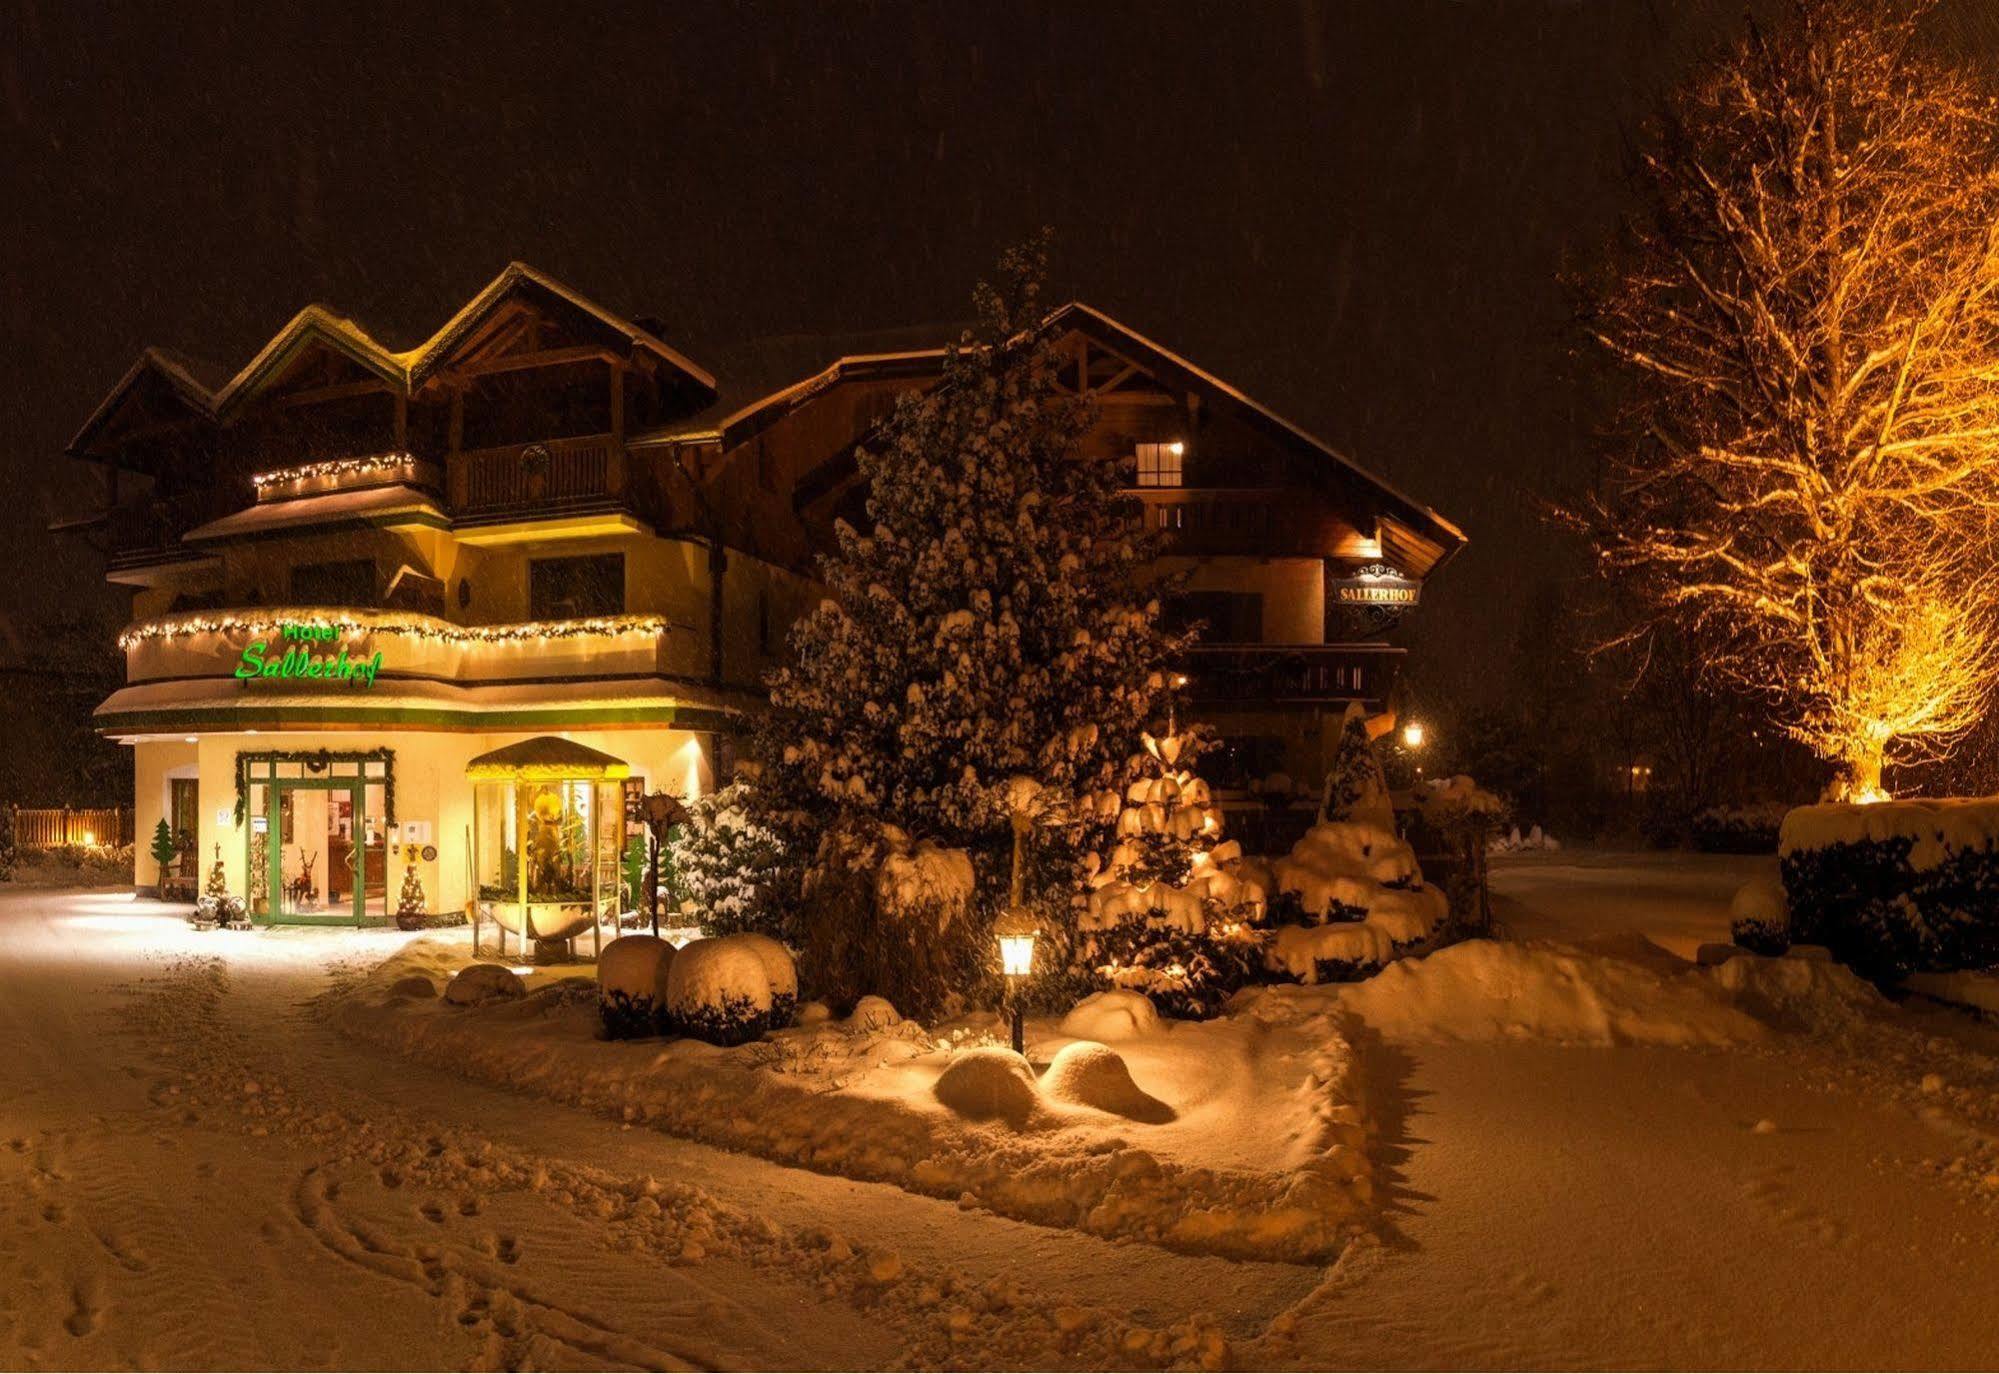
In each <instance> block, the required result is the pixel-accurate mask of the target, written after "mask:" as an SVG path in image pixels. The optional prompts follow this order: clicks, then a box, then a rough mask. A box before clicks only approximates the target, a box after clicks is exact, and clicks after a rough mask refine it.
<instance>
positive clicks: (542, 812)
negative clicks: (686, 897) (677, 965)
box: [466, 737, 631, 962]
mask: <svg viewBox="0 0 1999 1374" xmlns="http://www.w3.org/2000/svg"><path fill="white" fill-rule="evenodd" d="M630 772H631V769H630V768H629V767H628V766H627V765H626V764H625V763H624V762H623V760H621V759H617V758H614V757H613V756H611V755H609V754H606V753H602V752H601V751H599V750H596V749H591V748H588V747H587V746H584V745H581V744H576V743H574V742H573V741H570V740H564V739H554V738H549V737H543V738H539V739H531V740H524V741H522V742H521V743H520V744H514V745H509V746H507V747H506V748H504V749H496V750H494V751H492V752H491V753H488V754H481V755H480V756H479V757H478V758H476V759H473V760H472V762H471V763H470V764H469V765H468V766H467V768H466V775H467V777H468V778H470V779H471V782H472V861H473V875H474V880H475V885H476V888H477V899H476V901H475V903H474V906H473V911H474V921H473V931H472V942H473V950H474V952H475V953H483V952H484V951H483V949H482V948H481V946H482V943H483V936H484V933H485V927H486V924H487V923H488V922H490V923H491V924H492V926H493V927H494V930H493V935H494V938H495V939H496V940H497V942H498V952H500V953H502V954H504V953H506V952H507V938H506V937H507V936H508V935H512V936H513V937H514V938H515V940H516V941H517V945H516V950H517V952H518V953H521V954H525V955H528V956H529V957H530V958H531V959H532V960H534V961H536V962H566V961H568V960H569V959H571V958H572V957H573V953H574V942H575V940H576V939H577V937H578V936H581V935H583V934H584V933H586V932H588V933H589V935H590V937H591V955H592V957H595V955H596V954H597V952H598V951H599V950H601V948H602V946H603V939H604V936H603V930H604V927H605V926H606V925H609V926H610V927H611V928H612V930H613V933H615V931H616V928H617V920H618V898H619V890H618V862H619V858H620V855H621V853H622V850H623V847H624V786H623V780H624V778H625V777H626V775H627V774H629V773H630Z"/></svg>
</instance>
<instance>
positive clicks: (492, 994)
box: [444, 964, 528, 1007]
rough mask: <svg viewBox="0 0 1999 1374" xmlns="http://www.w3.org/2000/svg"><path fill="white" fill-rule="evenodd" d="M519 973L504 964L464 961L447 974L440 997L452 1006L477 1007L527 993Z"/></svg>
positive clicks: (506, 1000)
mask: <svg viewBox="0 0 1999 1374" xmlns="http://www.w3.org/2000/svg"><path fill="white" fill-rule="evenodd" d="M527 992H528V987H527V984H526V983H523V982H522V981H521V976H520V975H519V974H518V973H515V972H514V971H513V970H512V969H510V968H508V967H507V966H506V965H505V964H467V965H466V966H465V967H464V968H462V969H459V970H458V972H456V973H454V974H453V975H452V976H451V982H450V983H449V984H448V985H446V987H445V989H444V1000H445V1001H447V1002H449V1003H451V1005H452V1006H454V1007H479V1006H484V1005H485V1004H486V1003H488V1002H510V1001H513V1000H514V999H516V998H520V997H525V996H527Z"/></svg>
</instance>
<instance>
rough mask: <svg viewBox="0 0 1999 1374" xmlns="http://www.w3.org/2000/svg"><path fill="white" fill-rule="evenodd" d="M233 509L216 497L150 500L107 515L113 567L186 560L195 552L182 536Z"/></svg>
mask: <svg viewBox="0 0 1999 1374" xmlns="http://www.w3.org/2000/svg"><path fill="white" fill-rule="evenodd" d="M231 508H233V507H232V505H231V503H230V502H228V501H225V500H218V499H217V497H216V494H214V493H209V492H199V493H194V494H191V495H185V496H172V497H147V498H145V499H142V500H138V501H133V502H129V503H127V504H125V505H120V506H113V507H111V509H110V510H108V511H106V512H105V534H106V544H107V552H108V554H109V558H110V563H111V566H112V567H113V568H128V567H134V566H137V565H140V564H145V563H159V562H165V561H168V560H170V559H175V558H184V557H187V556H189V555H190V554H191V553H192V550H190V549H189V548H188V547H187V546H186V545H185V544H183V543H182V542H181V536H182V535H184V534H186V533H187V532H188V531H189V530H191V529H193V528H194V527H195V526H196V525H200V524H205V523H206V522H207V521H210V520H213V519H215V518H216V517H217V516H219V515H223V514H226V513H227V511H228V510H229V509H231Z"/></svg>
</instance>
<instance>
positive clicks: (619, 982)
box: [597, 935, 673, 1040]
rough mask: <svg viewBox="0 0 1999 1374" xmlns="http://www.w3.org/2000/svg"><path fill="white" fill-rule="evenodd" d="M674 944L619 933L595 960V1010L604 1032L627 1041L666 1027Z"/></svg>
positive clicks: (651, 937)
mask: <svg viewBox="0 0 1999 1374" xmlns="http://www.w3.org/2000/svg"><path fill="white" fill-rule="evenodd" d="M672 967H673V946H672V945H671V944H669V943H667V942H666V941H665V940H662V939H660V938H659V937H658V936H655V935H621V936H619V937H618V938H617V939H615V940H613V941H611V943H610V944H608V945H605V946H604V952H603V954H601V955H599V956H598V959H597V1011H598V1015H599V1017H600V1018H601V1019H602V1020H603V1023H604V1035H605V1037H606V1038H608V1039H611V1040H629V1039H635V1038H638V1037H641V1036H647V1035H658V1034H660V1033H661V1032H662V1031H664V1030H665V1029H666V1019H667V1018H666V991H667V975H668V972H669V971H670V970H671V969H672Z"/></svg>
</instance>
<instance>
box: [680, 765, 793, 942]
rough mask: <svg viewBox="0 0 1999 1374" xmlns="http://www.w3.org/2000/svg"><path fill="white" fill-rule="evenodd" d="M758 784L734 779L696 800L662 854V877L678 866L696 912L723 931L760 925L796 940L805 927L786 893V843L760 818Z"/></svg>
mask: <svg viewBox="0 0 1999 1374" xmlns="http://www.w3.org/2000/svg"><path fill="white" fill-rule="evenodd" d="M750 788H751V784H749V783H747V782H733V783H730V784H729V785H728V786H727V787H724V788H721V789H720V790H719V791H716V792H712V793H710V794H709V795H708V796H705V797H703V798H701V799H700V800H699V801H696V802H694V803H693V804H692V805H690V806H689V807H688V816H687V819H686V820H685V821H684V822H682V823H681V824H679V825H677V826H675V827H674V828H673V831H672V834H671V835H670V836H669V837H668V839H667V844H666V852H665V853H664V854H662V855H661V856H660V862H661V877H662V881H664V880H665V877H666V873H667V869H668V868H669V867H670V868H671V871H672V876H673V878H674V879H675V881H676V882H677V884H678V886H679V888H680V889H681V890H682V891H684V892H685V893H686V896H687V900H688V901H689V902H691V903H692V904H693V908H694V910H693V915H694V918H695V919H696V920H698V921H699V922H700V923H701V925H702V926H703V927H704V928H705V929H707V930H708V931H710V932H712V933H714V934H716V935H733V934H735V933H737V932H738V931H757V932H759V933H761V934H764V935H769V936H773V937H775V938H776V939H779V940H785V941H793V940H796V939H797V938H798V931H797V930H796V929H794V927H793V918H794V915H795V913H794V912H792V911H791V910H790V909H789V908H788V905H787V903H786V902H785V900H784V893H785V891H786V879H785V876H784V865H785V846H784V843H783V841H782V840H781V839H780V838H779V837H778V834H777V832H776V831H774V830H772V829H771V828H770V827H768V826H766V825H764V824H763V823H762V822H761V821H760V820H758V819H757V818H756V815H755V805H754V798H753V797H752V794H751V791H750Z"/></svg>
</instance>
